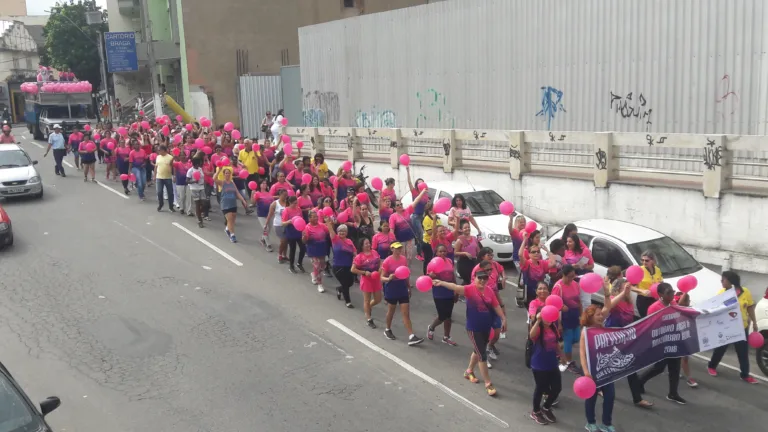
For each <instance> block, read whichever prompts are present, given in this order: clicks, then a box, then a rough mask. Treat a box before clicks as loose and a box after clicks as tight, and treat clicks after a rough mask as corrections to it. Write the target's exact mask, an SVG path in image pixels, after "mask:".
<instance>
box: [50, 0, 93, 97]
mask: <svg viewBox="0 0 768 432" xmlns="http://www.w3.org/2000/svg"><path fill="white" fill-rule="evenodd" d="M93 10H100V7H99V6H96V2H95V1H93V0H91V1H88V0H85V1H83V0H78V1H77V2H75V1H74V0H70V1H69V3H65V2H59V3H56V6H54V7H52V8H51V16H50V18H49V19H48V23H47V24H46V25H45V28H44V29H43V35H44V36H45V47H43V48H42V49H41V50H40V63H41V64H43V65H46V66H52V67H54V68H56V69H58V70H67V69H69V70H71V71H72V72H74V73H75V75H76V76H77V78H78V79H80V80H87V81H90V82H91V84H93V88H99V86H100V85H101V74H100V67H101V66H100V60H99V48H98V40H99V31H102V32H104V31H107V24H106V22H104V23H102V24H101V25H90V26H89V25H88V24H86V21H85V13H86V12H87V11H93ZM104 19H105V20H106V14H105V15H104Z"/></svg>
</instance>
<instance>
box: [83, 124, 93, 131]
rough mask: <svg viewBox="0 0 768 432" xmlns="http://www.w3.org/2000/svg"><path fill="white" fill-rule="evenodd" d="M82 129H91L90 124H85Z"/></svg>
mask: <svg viewBox="0 0 768 432" xmlns="http://www.w3.org/2000/svg"><path fill="white" fill-rule="evenodd" d="M83 130H84V131H86V132H88V131H89V130H91V125H89V124H87V125H85V126H83Z"/></svg>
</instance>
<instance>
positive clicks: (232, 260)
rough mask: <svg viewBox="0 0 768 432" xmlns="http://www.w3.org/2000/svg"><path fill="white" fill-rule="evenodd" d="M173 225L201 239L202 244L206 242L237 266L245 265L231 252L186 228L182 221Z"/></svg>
mask: <svg viewBox="0 0 768 432" xmlns="http://www.w3.org/2000/svg"><path fill="white" fill-rule="evenodd" d="M173 226H175V227H176V228H178V229H180V230H182V231H184V232H185V233H187V234H189V235H191V236H192V238H194V239H195V240H197V241H199V242H200V243H202V244H204V245H206V246H208V247H209V248H211V249H212V250H213V251H214V252H216V253H217V254H219V255H221V256H223V257H224V258H226V259H228V260H229V261H230V262H231V263H232V264H234V265H236V266H238V267H242V266H243V263H241V262H240V261H238V260H236V259H235V258H233V257H232V255H230V254H228V253H226V252H224V251H223V250H221V249H219V248H218V247H216V246H214V245H213V244H212V243H211V242H209V241H208V240H206V239H204V238H202V237H200V236H199V235H197V234H195V233H193V232H192V231H190V230H188V229H186V228H185V227H184V226H182V225H181V224H180V223H178V222H173Z"/></svg>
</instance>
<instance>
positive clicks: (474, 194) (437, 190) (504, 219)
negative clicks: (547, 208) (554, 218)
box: [402, 181, 541, 262]
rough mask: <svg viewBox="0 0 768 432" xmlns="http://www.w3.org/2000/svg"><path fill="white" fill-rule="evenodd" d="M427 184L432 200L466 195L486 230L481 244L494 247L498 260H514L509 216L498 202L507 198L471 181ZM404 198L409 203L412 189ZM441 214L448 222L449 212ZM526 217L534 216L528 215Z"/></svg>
mask: <svg viewBox="0 0 768 432" xmlns="http://www.w3.org/2000/svg"><path fill="white" fill-rule="evenodd" d="M427 186H429V187H428V189H427V194H428V195H429V198H430V199H431V200H432V202H433V203H434V202H435V201H437V200H439V199H440V198H448V199H450V200H453V197H454V196H455V195H457V194H461V195H463V196H464V200H465V201H466V202H467V207H469V209H470V210H472V216H473V217H474V218H475V221H476V222H477V225H478V226H479V227H480V229H481V230H482V232H483V240H482V241H481V243H482V245H483V246H484V247H490V248H492V249H493V252H494V254H495V258H496V261H498V262H509V261H512V252H513V250H514V247H513V246H512V237H511V236H510V235H509V228H508V226H509V216H504V215H503V214H501V212H500V211H499V204H501V203H502V202H503V201H504V198H502V197H501V196H500V195H499V194H498V193H496V191H494V190H493V189H491V188H488V187H485V186H480V185H471V184H468V183H459V182H450V181H446V182H432V183H427ZM402 201H403V205H409V204H410V203H411V202H412V201H413V198H412V197H411V194H410V193H406V194H405V196H403V198H402ZM517 215H518V213H517V212H515V213H514V214H513V217H515V216H517ZM438 217H439V218H440V220H441V221H442V223H443V225H447V224H448V215H447V214H440V215H438ZM526 219H528V220H529V221H530V220H532V219H530V218H528V217H527V216H526ZM536 226H537V227H538V229H539V230H541V225H539V224H538V223H536ZM472 234H474V235H477V230H476V229H475V227H472Z"/></svg>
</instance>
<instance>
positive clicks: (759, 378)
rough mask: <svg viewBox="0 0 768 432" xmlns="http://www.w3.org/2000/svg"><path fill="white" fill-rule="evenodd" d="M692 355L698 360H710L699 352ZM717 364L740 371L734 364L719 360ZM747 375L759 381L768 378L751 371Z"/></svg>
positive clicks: (767, 379) (764, 380) (767, 380)
mask: <svg viewBox="0 0 768 432" xmlns="http://www.w3.org/2000/svg"><path fill="white" fill-rule="evenodd" d="M693 356H694V357H696V358H697V359H699V360H704V361H705V362H707V363H709V360H710V359H709V357H706V356H703V355H701V354H694V355H693ZM718 366H722V367H724V368H726V369H730V370H734V371H736V372H741V369H739V368H737V367H736V366H731V365H729V364H727V363H723V362H720V364H719V365H718ZM749 375H750V376H751V377H752V378H754V379H757V380H760V381H763V382H768V378H766V377H762V376H759V375H755V374H753V373H751V374H749Z"/></svg>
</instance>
